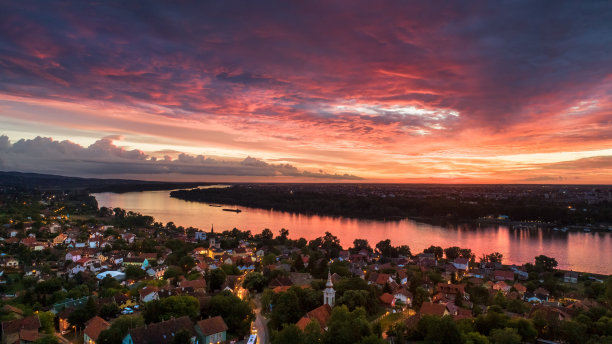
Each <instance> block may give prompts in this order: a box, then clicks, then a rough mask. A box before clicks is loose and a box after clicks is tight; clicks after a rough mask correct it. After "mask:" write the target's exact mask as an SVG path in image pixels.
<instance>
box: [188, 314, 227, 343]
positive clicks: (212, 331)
mask: <svg viewBox="0 0 612 344" xmlns="http://www.w3.org/2000/svg"><path fill="white" fill-rule="evenodd" d="M227 329H228V327H227V325H226V324H225V321H223V318H222V317H220V316H216V317H213V318H208V319H204V320H200V321H198V322H197V324H196V326H195V330H196V333H197V334H198V337H199V339H200V340H199V342H198V343H199V344H209V343H219V342H225V340H226V339H227V333H226V332H227Z"/></svg>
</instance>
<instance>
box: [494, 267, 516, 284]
mask: <svg viewBox="0 0 612 344" xmlns="http://www.w3.org/2000/svg"><path fill="white" fill-rule="evenodd" d="M493 279H494V280H496V281H510V282H513V281H514V272H513V271H510V270H495V272H494V273H493Z"/></svg>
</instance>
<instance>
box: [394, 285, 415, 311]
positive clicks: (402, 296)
mask: <svg viewBox="0 0 612 344" xmlns="http://www.w3.org/2000/svg"><path fill="white" fill-rule="evenodd" d="M393 297H395V300H396V301H398V300H399V301H400V302H402V303H403V304H405V305H407V306H408V307H411V306H412V298H413V297H412V293H411V292H410V291H409V290H408V289H406V288H400V289H398V290H397V291H396V292H395V293H393Z"/></svg>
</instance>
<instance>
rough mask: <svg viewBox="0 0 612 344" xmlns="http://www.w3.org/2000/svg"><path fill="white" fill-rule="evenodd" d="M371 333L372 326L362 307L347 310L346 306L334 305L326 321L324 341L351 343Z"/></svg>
mask: <svg viewBox="0 0 612 344" xmlns="http://www.w3.org/2000/svg"><path fill="white" fill-rule="evenodd" d="M370 335H372V328H371V327H370V323H369V322H368V320H367V317H366V312H365V310H364V309H363V308H357V309H355V310H354V311H352V312H351V311H349V310H348V308H347V307H346V306H340V307H334V309H333V310H332V314H331V317H330V318H329V321H328V322H327V332H326V333H325V335H324V343H329V344H352V343H359V342H360V341H361V340H362V339H364V338H366V337H369V336H370Z"/></svg>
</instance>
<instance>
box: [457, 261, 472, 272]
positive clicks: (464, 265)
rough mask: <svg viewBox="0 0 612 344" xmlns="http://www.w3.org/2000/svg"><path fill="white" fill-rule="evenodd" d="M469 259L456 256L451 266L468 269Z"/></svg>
mask: <svg viewBox="0 0 612 344" xmlns="http://www.w3.org/2000/svg"><path fill="white" fill-rule="evenodd" d="M469 262H470V261H469V260H468V259H467V258H456V259H455V260H454V261H453V266H454V267H455V269H457V270H463V271H468V269H469Z"/></svg>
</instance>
